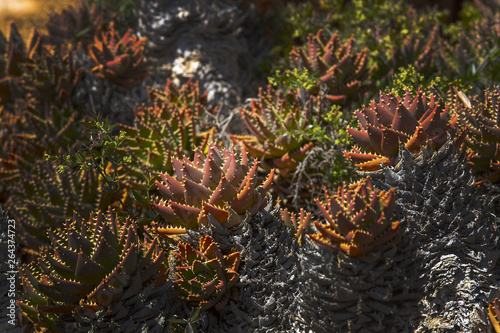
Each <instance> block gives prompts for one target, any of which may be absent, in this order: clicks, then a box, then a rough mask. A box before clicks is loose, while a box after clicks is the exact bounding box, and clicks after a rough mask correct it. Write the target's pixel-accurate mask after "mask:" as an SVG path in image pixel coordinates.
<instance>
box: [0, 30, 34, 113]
mask: <svg viewBox="0 0 500 333" xmlns="http://www.w3.org/2000/svg"><path fill="white" fill-rule="evenodd" d="M7 31H8V32H7V34H8V36H9V39H8V40H7V39H6V38H5V36H4V34H3V33H2V32H0V102H1V103H2V105H3V104H7V103H13V102H14V101H15V99H16V98H18V97H19V96H21V95H22V94H23V90H22V88H21V87H20V86H19V85H20V82H19V81H20V79H21V76H22V74H23V65H24V64H25V63H27V62H28V61H29V53H30V51H31V50H28V49H27V46H26V43H25V41H24V39H23V37H22V36H21V34H20V33H19V30H18V29H17V27H16V25H15V23H14V22H10V23H9V25H8V27H7ZM33 37H34V38H35V39H36V37H37V36H34V35H32V38H31V39H30V40H29V41H28V43H29V45H30V46H34V45H36V43H31V42H30V41H32V40H33Z"/></svg>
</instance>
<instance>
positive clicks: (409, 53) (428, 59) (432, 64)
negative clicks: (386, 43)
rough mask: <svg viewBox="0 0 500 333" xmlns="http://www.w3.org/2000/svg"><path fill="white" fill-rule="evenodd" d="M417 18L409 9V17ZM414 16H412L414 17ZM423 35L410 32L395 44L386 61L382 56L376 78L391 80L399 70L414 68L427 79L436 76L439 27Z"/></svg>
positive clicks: (436, 26)
mask: <svg viewBox="0 0 500 333" xmlns="http://www.w3.org/2000/svg"><path fill="white" fill-rule="evenodd" d="M410 13H411V14H410ZM412 14H413V15H414V16H415V17H416V16H417V15H416V13H414V10H412V9H409V11H408V15H412ZM413 15H412V16H413ZM425 30H429V31H427V32H425V33H426V34H427V35H426V36H421V33H417V32H409V33H408V34H407V35H406V36H405V37H404V38H403V39H402V40H401V41H400V42H396V41H395V42H394V43H393V45H392V47H391V49H390V50H389V52H388V54H387V56H388V58H387V59H385V57H384V56H383V55H380V56H379V57H380V58H381V62H380V64H379V66H378V67H377V69H376V70H375V74H374V76H376V77H377V76H381V77H383V78H384V79H390V78H391V77H392V75H393V74H394V73H395V72H396V71H397V70H398V68H401V67H404V68H406V67H407V66H408V65H411V66H413V68H415V70H416V71H417V72H418V73H419V74H422V75H423V76H424V77H425V78H427V77H430V76H431V75H433V74H435V71H436V53H437V52H438V50H436V48H435V45H436V43H437V42H438V41H437V39H438V32H439V25H437V24H436V25H435V26H434V28H432V29H425Z"/></svg>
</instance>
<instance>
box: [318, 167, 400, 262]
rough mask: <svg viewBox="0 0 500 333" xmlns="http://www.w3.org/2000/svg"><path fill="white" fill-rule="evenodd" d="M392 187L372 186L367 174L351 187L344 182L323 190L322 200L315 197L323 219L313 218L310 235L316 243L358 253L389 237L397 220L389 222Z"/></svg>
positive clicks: (393, 196) (394, 229)
mask: <svg viewBox="0 0 500 333" xmlns="http://www.w3.org/2000/svg"><path fill="white" fill-rule="evenodd" d="M395 194H396V189H395V188H392V189H390V190H388V191H381V192H379V191H378V190H376V189H374V188H373V186H372V183H371V179H370V177H367V178H366V179H364V180H362V181H360V182H359V183H357V184H356V185H355V187H354V189H350V188H348V187H347V186H346V185H345V184H344V185H343V186H340V187H339V188H338V191H337V194H332V195H329V194H328V193H326V202H324V203H323V202H320V201H319V200H316V203H317V204H318V206H319V208H320V210H321V212H322V213H323V215H324V217H325V219H326V223H321V222H318V221H315V222H314V225H315V227H316V229H317V230H318V233H317V234H313V235H310V238H311V239H312V240H313V241H315V242H317V243H318V244H320V245H322V246H325V247H328V248H331V249H334V250H337V251H343V252H345V253H347V254H348V255H351V256H360V255H363V254H365V253H368V252H369V251H371V250H372V249H373V248H374V247H376V246H377V245H381V244H384V243H387V242H389V241H390V240H392V239H393V238H394V237H395V236H396V233H397V230H398V228H399V221H396V222H391V220H390V218H391V215H392V212H393V210H394V206H395Z"/></svg>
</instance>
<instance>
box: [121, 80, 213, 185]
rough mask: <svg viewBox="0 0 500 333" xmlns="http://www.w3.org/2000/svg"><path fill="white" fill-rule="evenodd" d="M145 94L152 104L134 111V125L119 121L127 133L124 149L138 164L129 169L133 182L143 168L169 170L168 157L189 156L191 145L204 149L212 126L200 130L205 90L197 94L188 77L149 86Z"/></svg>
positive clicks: (191, 153)
mask: <svg viewBox="0 0 500 333" xmlns="http://www.w3.org/2000/svg"><path fill="white" fill-rule="evenodd" d="M149 95H150V101H151V103H152V104H153V106H151V107H139V108H138V109H136V110H135V111H134V112H135V121H134V122H135V126H134V127H131V126H127V125H123V124H120V128H121V130H123V131H125V133H126V134H127V139H126V140H125V141H124V144H125V147H126V148H125V150H124V152H125V153H127V154H128V155H130V156H132V158H133V163H132V164H133V165H136V166H137V167H138V170H137V168H135V169H134V170H130V172H129V174H131V175H133V176H134V177H135V178H136V182H137V181H140V180H141V179H142V175H143V174H144V173H147V172H150V173H152V175H158V174H159V173H160V172H171V171H172V170H173V169H172V164H171V158H172V157H176V158H182V157H183V156H184V155H185V156H188V157H192V156H193V154H194V147H199V149H200V150H201V151H202V152H204V153H206V152H207V150H208V143H209V142H210V141H212V139H213V133H214V131H215V128H212V129H210V130H207V131H205V132H202V130H203V129H204V126H203V123H202V120H201V117H202V115H203V114H204V112H205V106H206V94H204V95H202V96H200V93H199V87H198V83H197V82H191V81H189V82H188V83H186V84H185V85H184V86H182V87H181V88H177V87H176V86H175V85H174V84H173V82H172V81H171V80H168V81H167V84H166V86H165V90H164V91H159V90H156V89H150V91H149Z"/></svg>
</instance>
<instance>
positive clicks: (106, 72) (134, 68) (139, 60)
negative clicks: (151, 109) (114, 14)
mask: <svg viewBox="0 0 500 333" xmlns="http://www.w3.org/2000/svg"><path fill="white" fill-rule="evenodd" d="M145 42H146V38H141V39H137V37H136V36H134V35H132V32H131V30H130V29H129V30H128V31H127V32H126V33H125V34H124V35H123V36H120V35H119V33H118V32H117V31H116V30H115V27H114V24H113V22H112V23H111V24H110V26H109V29H108V30H107V31H101V32H100V36H98V35H96V36H95V37H94V43H93V44H90V45H89V53H90V55H91V56H92V59H93V60H94V62H95V64H96V66H95V67H94V68H93V69H92V72H93V73H95V74H97V75H98V76H99V77H100V78H102V79H104V80H110V81H112V82H114V83H115V84H117V85H118V86H122V87H129V86H132V85H134V84H135V83H136V82H138V81H142V80H144V79H145V78H146V77H147V76H148V75H149V72H148V71H147V70H146V64H145V63H144V43H145Z"/></svg>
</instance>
